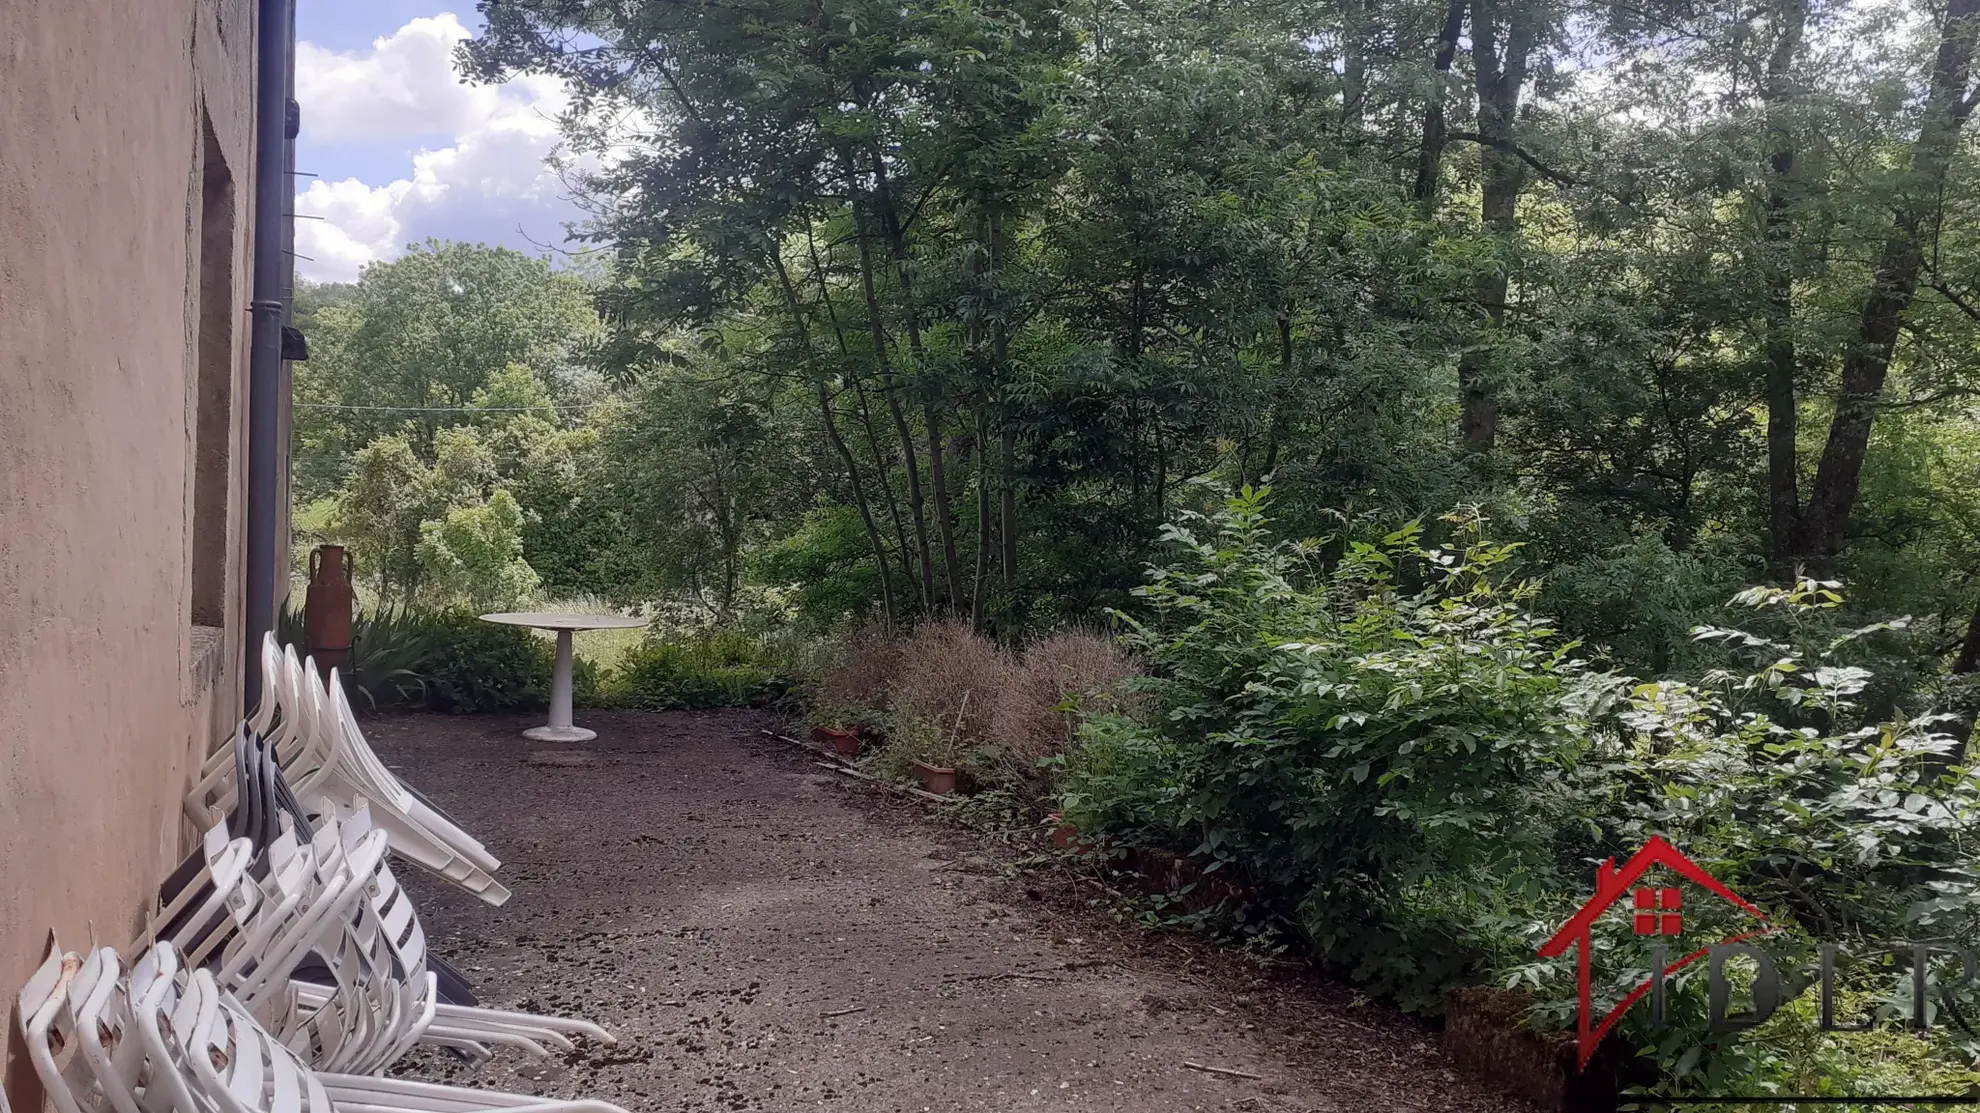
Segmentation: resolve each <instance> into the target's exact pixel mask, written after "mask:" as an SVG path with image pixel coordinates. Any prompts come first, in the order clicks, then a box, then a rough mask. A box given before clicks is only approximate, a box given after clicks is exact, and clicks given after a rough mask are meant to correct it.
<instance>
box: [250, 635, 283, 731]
mask: <svg viewBox="0 0 1980 1113" xmlns="http://www.w3.org/2000/svg"><path fill="white" fill-rule="evenodd" d="M260 653H261V700H260V702H259V703H257V704H256V705H255V708H254V714H252V715H250V716H248V725H249V726H251V727H253V728H254V732H255V733H256V734H259V735H263V736H266V735H267V734H268V728H269V727H270V726H272V725H274V722H275V709H276V707H277V706H278V704H279V703H280V700H278V699H277V698H276V696H275V692H276V690H277V689H276V688H275V686H274V683H273V681H274V678H275V675H276V674H277V673H278V672H279V671H280V670H281V667H282V651H281V649H280V648H278V647H277V646H276V644H275V632H274V631H273V630H269V631H266V632H264V633H263V634H262V635H261V646H260Z"/></svg>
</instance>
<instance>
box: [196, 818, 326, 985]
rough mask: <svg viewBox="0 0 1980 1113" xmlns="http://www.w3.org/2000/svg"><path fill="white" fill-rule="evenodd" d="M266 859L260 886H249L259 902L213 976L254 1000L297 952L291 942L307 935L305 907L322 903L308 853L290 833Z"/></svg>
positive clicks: (249, 910) (286, 832)
mask: <svg viewBox="0 0 1980 1113" xmlns="http://www.w3.org/2000/svg"><path fill="white" fill-rule="evenodd" d="M263 855H264V856H265V858H266V859H267V862H268V866H269V868H268V873H267V875H266V876H265V877H264V878H263V879H262V880H261V881H260V882H259V883H258V884H257V883H254V882H253V881H252V879H250V881H249V884H254V885H255V900H254V902H253V903H252V905H251V906H248V907H245V908H244V909H243V910H242V911H243V914H242V915H241V917H240V919H239V923H238V925H237V931H236V932H235V934H234V936H233V938H232V939H230V940H229V941H228V944H227V947H226V949H225V950H224V951H223V952H221V955H220V960H219V962H218V963H217V964H216V965H215V973H214V976H215V977H216V978H217V979H218V980H219V982H220V984H222V985H224V986H226V987H228V988H229V989H237V990H239V991H240V992H243V993H248V994H250V995H252V994H253V992H254V988H255V987H257V986H259V985H261V984H262V983H263V982H265V981H266V980H267V979H268V977H269V975H270V974H271V973H274V972H278V971H273V970H272V964H274V963H278V962H280V961H281V957H282V956H283V955H286V954H289V953H291V952H292V951H294V950H295V948H294V947H293V946H292V940H293V937H294V936H295V935H296V934H298V933H300V932H302V931H304V930H305V927H304V925H303V922H302V916H303V915H304V913H305V911H306V906H307V904H308V903H309V902H311V901H314V900H317V899H320V897H321V893H320V891H319V889H318V887H317V884H316V871H315V867H314V863H313V862H312V860H311V858H310V856H309V854H308V853H307V852H305V851H301V850H299V848H298V847H297V846H296V843H295V837H294V835H293V833H291V832H290V831H289V830H287V829H284V831H283V833H282V834H281V835H280V836H278V837H277V838H276V840H275V841H274V842H273V843H271V844H269V846H268V848H267V849H265V850H264V851H263ZM263 967H270V968H271V969H269V970H263V969H262V968H263ZM283 973H285V972H283ZM256 974H258V975H259V976H258V977H256V976H254V975H256Z"/></svg>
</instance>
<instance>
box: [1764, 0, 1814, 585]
mask: <svg viewBox="0 0 1980 1113" xmlns="http://www.w3.org/2000/svg"><path fill="white" fill-rule="evenodd" d="M1775 18H1776V21H1777V26H1776V27H1775V29H1774V48H1773V50H1772V51H1771V52H1770V53H1769V55H1768V57H1767V83H1766V86H1765V89H1764V91H1763V92H1762V94H1761V100H1762V102H1763V104H1764V105H1765V107H1766V112H1767V118H1768V124H1769V129H1770V131H1771V132H1772V140H1773V151H1772V152H1771V153H1770V154H1769V155H1768V159H1767V170H1768V175H1767V212H1766V223H1765V229H1766V230H1765V240H1764V242H1763V244H1762V247H1761V250H1762V251H1763V252H1764V253H1765V262H1764V269H1765V273H1766V275H1767V321H1766V330H1767V331H1766V340H1765V352H1764V355H1765V359H1766V399H1767V531H1768V536H1769V541H1770V544H1769V550H1768V554H1769V560H1768V564H1769V568H1768V572H1769V575H1770V576H1771V577H1772V578H1773V579H1774V580H1775V581H1776V582H1781V583H1785V582H1787V581H1788V580H1789V579H1791V578H1792V577H1793V576H1794V574H1795V570H1794V560H1795V539H1796V538H1797V537H1798V536H1799V535H1800V533H1801V479H1800V471H1801V463H1800V458H1799V456H1798V455H1797V453H1796V444H1797V441H1798V438H1799V435H1800V434H1799V429H1800V397H1799V392H1798V387H1797V384H1798V382H1799V380H1800V358H1799V356H1798V355H1797V354H1796V351H1795V343H1794V276H1795V269H1796V268H1795V260H1794V250H1795V245H1794V221H1793V198H1792V196H1791V194H1790V193H1789V189H1790V185H1789V177H1790V176H1791V175H1792V174H1793V172H1794V158H1795V143H1794V137H1793V135H1792V134H1790V132H1789V130H1788V128H1787V125H1786V124H1785V123H1783V122H1782V120H1781V118H1780V117H1781V114H1782V111H1783V108H1784V102H1786V101H1787V100H1788V99H1789V98H1790V97H1791V96H1792V95H1793V87H1792V84H1791V81H1792V78H1793V73H1794V63H1795V60H1796V58H1797V57H1798V56H1799V55H1800V53H1801V40H1802V31H1803V29H1804V28H1805V27H1806V26H1807V23H1808V0H1782V3H1781V6H1780V8H1779V10H1778V11H1777V12H1776V15H1775Z"/></svg>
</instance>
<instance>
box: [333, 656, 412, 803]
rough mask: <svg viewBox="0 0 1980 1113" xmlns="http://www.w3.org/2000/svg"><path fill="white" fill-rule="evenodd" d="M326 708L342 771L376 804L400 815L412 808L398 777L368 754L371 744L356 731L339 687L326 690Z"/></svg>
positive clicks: (355, 713)
mask: <svg viewBox="0 0 1980 1113" xmlns="http://www.w3.org/2000/svg"><path fill="white" fill-rule="evenodd" d="M329 695H330V709H331V715H332V716H333V718H334V720H335V722H336V724H337V727H338V748H337V756H338V760H339V762H340V763H342V765H343V768H344V770H345V771H346V772H347V773H348V774H349V775H351V776H352V778H353V780H355V781H356V783H357V784H358V786H359V787H360V788H362V789H365V790H368V791H366V793H365V794H366V795H367V796H370V797H372V798H373V799H375V800H378V801H380V802H381V803H383V804H385V805H386V806H388V807H390V808H391V809H393V810H394V811H397V812H399V813H401V814H406V813H408V812H409V811H410V810H411V808H412V803H413V796H412V793H410V792H407V791H406V786H405V785H402V784H400V783H399V778H398V777H396V776H394V775H393V774H392V771H391V770H390V769H387V768H385V763H384V762H382V761H380V760H378V755H377V754H375V753H373V752H372V749H371V744H370V743H369V742H366V741H365V738H364V732H363V731H361V730H359V729H358V721H357V712H356V711H355V710H354V709H353V708H352V707H351V703H350V700H349V699H348V698H347V697H346V696H345V695H344V688H343V685H341V684H338V685H333V686H332V687H331V689H330V693H329Z"/></svg>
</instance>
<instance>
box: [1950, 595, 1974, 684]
mask: <svg viewBox="0 0 1980 1113" xmlns="http://www.w3.org/2000/svg"><path fill="white" fill-rule="evenodd" d="M1952 671H1953V675H1954V676H1965V675H1967V674H1968V673H1976V672H1980V603H1975V604H1974V605H1973V617H1972V618H1971V619H1968V620H1967V623H1966V638H1965V640H1964V641H1961V642H1960V643H1959V656H1957V657H1955V658H1953V666H1952Z"/></svg>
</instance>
